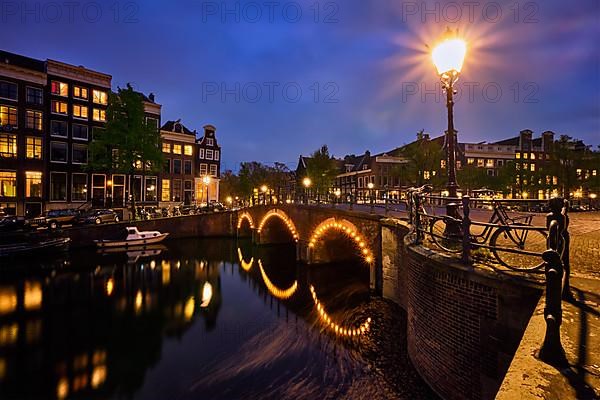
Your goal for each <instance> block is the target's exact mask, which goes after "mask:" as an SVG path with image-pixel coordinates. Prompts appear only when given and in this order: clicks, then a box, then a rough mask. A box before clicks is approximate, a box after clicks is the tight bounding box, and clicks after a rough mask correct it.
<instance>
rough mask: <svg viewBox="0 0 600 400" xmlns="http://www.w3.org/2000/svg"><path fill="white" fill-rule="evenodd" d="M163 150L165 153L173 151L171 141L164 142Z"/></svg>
mask: <svg viewBox="0 0 600 400" xmlns="http://www.w3.org/2000/svg"><path fill="white" fill-rule="evenodd" d="M162 151H163V153H170V152H171V143H165V142H163V144H162Z"/></svg>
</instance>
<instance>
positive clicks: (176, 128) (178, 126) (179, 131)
mask: <svg viewBox="0 0 600 400" xmlns="http://www.w3.org/2000/svg"><path fill="white" fill-rule="evenodd" d="M173 130H174V131H175V132H177V133H183V128H182V127H181V124H179V123H177V124H175V126H174V128H173Z"/></svg>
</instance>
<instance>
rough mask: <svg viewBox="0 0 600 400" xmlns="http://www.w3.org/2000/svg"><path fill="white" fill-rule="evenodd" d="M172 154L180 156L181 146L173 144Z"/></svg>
mask: <svg viewBox="0 0 600 400" xmlns="http://www.w3.org/2000/svg"><path fill="white" fill-rule="evenodd" d="M173 154H181V145H180V144H173Z"/></svg>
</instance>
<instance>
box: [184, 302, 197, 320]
mask: <svg viewBox="0 0 600 400" xmlns="http://www.w3.org/2000/svg"><path fill="white" fill-rule="evenodd" d="M195 308H196V303H195V300H194V296H190V298H189V299H188V300H187V301H186V302H185V307H184V308H183V316H184V318H185V319H186V321H189V320H191V319H192V317H193V316H194V309H195Z"/></svg>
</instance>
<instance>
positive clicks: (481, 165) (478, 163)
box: [477, 158, 483, 167]
mask: <svg viewBox="0 0 600 400" xmlns="http://www.w3.org/2000/svg"><path fill="white" fill-rule="evenodd" d="M477 166H478V167H483V158H478V159H477Z"/></svg>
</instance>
